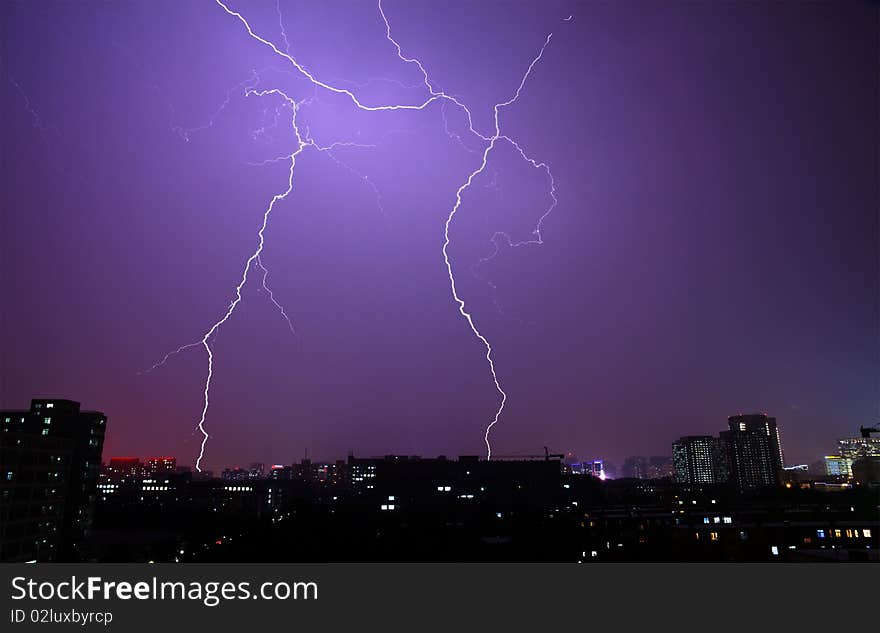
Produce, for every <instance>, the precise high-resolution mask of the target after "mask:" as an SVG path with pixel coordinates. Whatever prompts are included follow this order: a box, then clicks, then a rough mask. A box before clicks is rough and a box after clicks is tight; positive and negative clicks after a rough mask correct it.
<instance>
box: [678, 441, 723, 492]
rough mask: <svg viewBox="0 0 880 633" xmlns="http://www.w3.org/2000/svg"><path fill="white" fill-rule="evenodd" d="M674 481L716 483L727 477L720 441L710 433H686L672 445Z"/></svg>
mask: <svg viewBox="0 0 880 633" xmlns="http://www.w3.org/2000/svg"><path fill="white" fill-rule="evenodd" d="M672 461H673V468H674V474H675V481H677V482H679V483H684V484H718V483H723V482H726V481H727V479H728V475H727V465H726V463H725V459H724V451H723V450H722V446H721V441H720V440H719V439H718V438H717V437H712V436H711V435H686V436H684V437H682V438H680V439H679V440H678V441H677V442H675V443H674V444H673V445H672Z"/></svg>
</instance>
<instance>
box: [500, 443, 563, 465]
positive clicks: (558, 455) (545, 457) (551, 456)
mask: <svg viewBox="0 0 880 633" xmlns="http://www.w3.org/2000/svg"><path fill="white" fill-rule="evenodd" d="M492 459H543V460H544V461H547V462H549V461H550V460H551V459H559V460H563V459H565V455H563V454H562V453H551V452H550V449H549V448H547V447H546V446H545V447H544V454H543V455H524V454H520V455H493V457H492Z"/></svg>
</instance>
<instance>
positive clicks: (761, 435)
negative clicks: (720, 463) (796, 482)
mask: <svg viewBox="0 0 880 633" xmlns="http://www.w3.org/2000/svg"><path fill="white" fill-rule="evenodd" d="M727 423H728V427H729V429H728V430H727V431H724V432H722V433H721V441H722V444H723V447H724V452H725V453H726V456H727V460H726V461H727V464H728V467H729V468H730V479H731V481H733V483H734V485H736V486H737V488H739V489H740V490H753V489H755V488H762V487H764V486H776V485H779V484H780V483H781V481H782V468H783V457H782V444H781V443H780V441H779V430H778V429H777V427H776V418H774V417H770V416H768V415H767V414H764V413H755V414H751V415H734V416H731V417H729V418H728V419H727Z"/></svg>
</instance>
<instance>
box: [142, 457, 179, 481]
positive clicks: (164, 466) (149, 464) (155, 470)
mask: <svg viewBox="0 0 880 633" xmlns="http://www.w3.org/2000/svg"><path fill="white" fill-rule="evenodd" d="M176 469H177V458H176V457H148V458H147V459H146V461H145V462H144V471H143V473H144V477H155V476H157V475H167V474H169V473H173V472H174V471H175V470H176Z"/></svg>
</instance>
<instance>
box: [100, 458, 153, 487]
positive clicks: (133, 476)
mask: <svg viewBox="0 0 880 633" xmlns="http://www.w3.org/2000/svg"><path fill="white" fill-rule="evenodd" d="M143 474H144V465H143V464H142V463H141V460H140V458H138V457H111V458H110V462H109V463H108V464H107V466H105V467H104V469H103V472H102V475H103V476H104V478H106V479H108V480H110V481H135V480H137V479H140V478H141V477H143Z"/></svg>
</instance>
